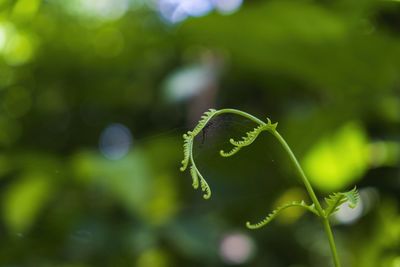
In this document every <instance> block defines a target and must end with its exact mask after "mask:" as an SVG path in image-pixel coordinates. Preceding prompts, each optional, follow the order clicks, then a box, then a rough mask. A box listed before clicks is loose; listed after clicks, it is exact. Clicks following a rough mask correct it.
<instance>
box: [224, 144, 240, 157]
mask: <svg viewBox="0 0 400 267" xmlns="http://www.w3.org/2000/svg"><path fill="white" fill-rule="evenodd" d="M240 149H241V147H240V146H235V147H233V148H232V149H231V151H229V152H225V151H224V150H220V151H219V154H220V155H221V156H222V157H225V158H227V157H230V156H233V155H235V154H236V153H237V152H239V150H240Z"/></svg>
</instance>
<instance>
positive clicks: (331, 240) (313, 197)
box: [215, 109, 341, 267]
mask: <svg viewBox="0 0 400 267" xmlns="http://www.w3.org/2000/svg"><path fill="white" fill-rule="evenodd" d="M223 113H233V114H236V115H240V116H243V117H245V118H247V119H250V120H252V121H253V122H255V123H257V124H260V125H266V123H265V122H263V121H262V120H260V119H258V118H256V117H254V116H253V115H251V114H249V113H247V112H244V111H241V110H237V109H221V110H218V111H217V112H216V114H215V115H220V114H223ZM270 132H271V133H272V134H273V135H274V136H275V138H276V139H278V141H279V143H280V144H281V145H282V146H283V148H284V150H285V151H286V152H287V154H288V155H289V157H290V160H291V161H292V163H293V164H294V166H295V167H296V170H297V172H298V174H299V176H300V178H301V180H302V182H303V183H304V185H305V187H306V189H307V192H308V194H309V196H310V198H311V200H312V202H313V203H314V206H315V209H316V210H317V212H318V214H319V216H320V217H321V218H322V222H323V225H324V229H325V233H326V235H327V236H328V240H329V246H330V248H331V253H332V257H333V262H334V264H335V267H340V266H341V265H340V261H339V256H338V254H337V250H336V245H335V240H334V238H333V234H332V229H331V226H330V224H329V220H328V216H327V215H326V214H325V211H324V209H323V208H322V207H321V204H320V203H319V201H318V198H317V196H316V195H315V192H314V190H313V188H312V186H311V184H310V182H309V181H308V179H307V176H306V175H305V173H304V171H303V169H302V168H301V166H300V163H299V161H298V160H297V158H296V156H295V155H294V153H293V151H292V150H291V149H290V147H289V145H288V144H287V143H286V141H285V139H283V137H282V136H281V135H280V134H279V133H278V132H277V131H276V130H271V131H270Z"/></svg>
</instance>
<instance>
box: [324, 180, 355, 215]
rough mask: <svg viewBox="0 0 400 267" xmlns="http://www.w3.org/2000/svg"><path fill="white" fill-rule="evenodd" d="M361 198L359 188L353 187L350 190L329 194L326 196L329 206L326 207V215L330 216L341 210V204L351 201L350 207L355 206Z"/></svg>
mask: <svg viewBox="0 0 400 267" xmlns="http://www.w3.org/2000/svg"><path fill="white" fill-rule="evenodd" d="M359 199H360V195H359V194H358V191H357V188H355V187H354V188H353V189H352V190H350V191H348V192H339V193H333V194H331V195H329V197H327V198H325V202H326V204H327V207H326V209H325V215H326V216H327V217H328V216H330V215H332V214H333V213H335V212H336V211H338V210H339V207H340V205H342V204H343V203H345V202H346V201H347V202H349V207H350V208H352V209H353V208H355V207H356V206H357V203H358V201H359Z"/></svg>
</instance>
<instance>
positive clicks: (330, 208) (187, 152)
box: [180, 109, 359, 267]
mask: <svg viewBox="0 0 400 267" xmlns="http://www.w3.org/2000/svg"><path fill="white" fill-rule="evenodd" d="M226 113H231V114H236V115H239V116H243V117H245V118H247V119H249V120H251V121H253V122H255V123H256V124H257V125H258V126H257V127H256V128H254V129H253V130H252V131H250V132H247V134H246V136H244V137H242V140H240V141H236V140H234V139H230V140H229V142H230V143H231V144H232V145H233V148H232V150H231V151H229V152H225V151H223V150H221V151H220V155H221V156H223V157H230V156H232V155H234V154H236V153H237V152H239V151H240V149H242V148H243V147H245V146H249V145H251V144H252V143H253V142H254V140H255V139H256V138H257V137H258V136H259V135H260V134H261V133H262V132H264V131H267V132H269V133H271V134H272V135H273V136H274V137H275V138H276V139H277V140H278V141H279V143H280V144H281V145H282V146H283V148H284V150H285V151H286V152H287V154H288V155H289V157H290V159H291V161H292V162H293V164H294V166H295V168H296V170H297V172H298V174H299V176H300V178H301V180H302V181H303V183H304V185H305V187H306V190H307V192H308V194H309V196H310V198H311V200H312V204H310V205H307V204H306V203H305V201H304V200H301V201H293V202H289V203H287V204H285V205H283V206H280V207H278V208H277V209H275V210H274V211H272V212H271V213H270V214H269V215H267V216H266V217H265V219H263V220H262V221H260V222H259V223H255V224H252V223H250V222H247V223H246V226H247V227H248V228H249V229H258V228H260V227H263V226H265V225H267V224H268V223H269V222H271V221H272V220H273V219H274V218H275V217H277V216H278V215H279V213H280V212H281V211H282V210H285V209H287V208H290V207H302V208H304V209H306V210H307V211H310V212H311V213H313V214H315V215H316V216H318V217H320V218H321V220H322V223H323V226H324V230H325V233H326V235H327V237H328V240H329V245H330V249H331V252H332V257H333V262H334V264H335V266H336V267H339V266H340V261H339V257H338V253H337V250H336V245H335V241H334V238H333V234H332V229H331V226H330V224H329V217H330V216H331V215H332V214H333V213H335V212H336V211H337V210H338V209H339V206H340V205H342V204H343V203H345V202H349V207H351V208H354V207H355V206H356V205H357V202H358V200H359V194H358V192H357V189H356V188H354V189H352V190H350V191H348V192H340V193H334V194H331V195H329V196H328V197H327V198H325V202H326V203H325V204H326V205H325V208H322V206H321V204H320V202H319V200H318V198H317V196H316V195H315V193H314V190H313V188H312V186H311V184H310V182H309V181H308V179H307V177H306V175H305V173H304V172H303V170H302V168H301V166H300V164H299V162H298V160H297V159H296V157H295V155H294V154H293V152H292V150H291V149H290V147H289V145H288V144H287V143H286V141H285V140H284V139H283V137H282V136H281V135H280V134H279V133H278V131H277V130H276V127H277V125H278V123H272V122H271V120H270V119H267V122H264V121H262V120H260V119H258V118H256V117H254V116H252V115H250V114H248V113H246V112H243V111H240V110H236V109H221V110H215V109H210V110H208V111H207V112H205V113H204V115H203V116H202V117H201V120H200V121H199V123H198V124H197V126H196V127H195V128H194V129H193V130H192V131H188V132H187V133H186V134H184V135H183V138H184V145H183V147H184V159H183V160H182V167H181V168H180V170H181V171H185V170H186V169H187V168H188V167H189V165H190V167H189V169H190V174H191V176H192V179H193V187H194V188H195V189H197V188H199V185H200V187H201V190H202V191H203V192H204V195H203V197H204V198H205V199H209V198H210V197H211V189H210V187H209V185H208V184H207V182H206V180H205V179H204V177H203V176H202V174H201V173H200V171H199V169H198V168H197V166H196V163H195V162H194V159H193V141H194V138H195V137H196V136H197V135H198V134H199V133H200V132H201V131H202V130H203V129H204V127H206V125H207V123H208V122H210V120H211V119H213V118H215V117H216V116H219V115H221V114H226Z"/></svg>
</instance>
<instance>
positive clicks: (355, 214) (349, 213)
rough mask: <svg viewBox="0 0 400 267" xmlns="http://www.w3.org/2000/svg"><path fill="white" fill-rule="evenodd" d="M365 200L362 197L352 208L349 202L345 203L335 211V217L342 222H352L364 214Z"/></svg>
mask: <svg viewBox="0 0 400 267" xmlns="http://www.w3.org/2000/svg"><path fill="white" fill-rule="evenodd" d="M363 207H364V205H363V201H362V198H360V200H359V202H358V204H357V206H356V207H355V208H354V209H352V208H350V207H349V205H348V203H343V204H342V205H341V206H340V208H339V210H338V211H337V212H336V213H335V219H336V220H337V221H338V222H339V223H342V224H351V223H354V222H355V221H357V220H358V219H359V218H360V217H361V216H362V214H363Z"/></svg>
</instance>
